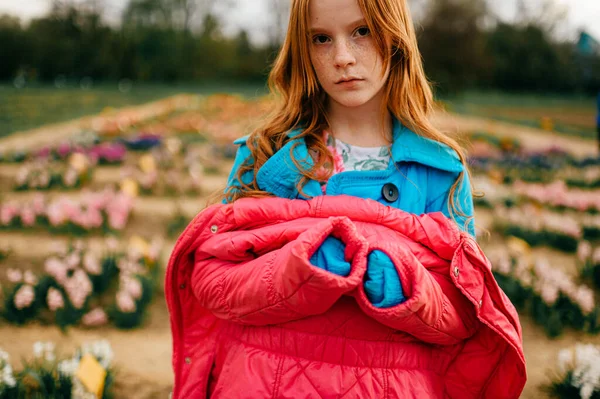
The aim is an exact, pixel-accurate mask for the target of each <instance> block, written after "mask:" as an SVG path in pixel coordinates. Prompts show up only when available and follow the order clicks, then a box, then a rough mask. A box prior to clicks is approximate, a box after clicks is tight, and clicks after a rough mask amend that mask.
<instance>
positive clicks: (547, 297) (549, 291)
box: [540, 284, 558, 306]
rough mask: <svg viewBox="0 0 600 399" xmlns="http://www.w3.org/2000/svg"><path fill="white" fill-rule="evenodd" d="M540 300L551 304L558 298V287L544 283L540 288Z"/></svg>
mask: <svg viewBox="0 0 600 399" xmlns="http://www.w3.org/2000/svg"><path fill="white" fill-rule="evenodd" d="M541 291H542V292H541V294H540V295H541V297H542V300H543V301H544V302H545V303H546V304H547V305H548V306H552V305H554V303H555V302H556V300H557V299H558V288H557V287H556V286H554V285H552V284H545V285H544V286H543V287H542V289H541Z"/></svg>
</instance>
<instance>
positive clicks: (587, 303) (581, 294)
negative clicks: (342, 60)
mask: <svg viewBox="0 0 600 399" xmlns="http://www.w3.org/2000/svg"><path fill="white" fill-rule="evenodd" d="M574 299H575V301H576V302H577V303H578V304H579V307H580V308H581V311H582V312H583V314H586V315H587V314H590V313H592V312H593V311H594V305H595V303H594V292H593V291H592V290H591V289H589V288H587V287H583V286H582V287H579V289H578V290H577V292H576V294H575V298H574Z"/></svg>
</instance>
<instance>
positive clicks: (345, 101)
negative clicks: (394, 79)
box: [333, 94, 373, 108]
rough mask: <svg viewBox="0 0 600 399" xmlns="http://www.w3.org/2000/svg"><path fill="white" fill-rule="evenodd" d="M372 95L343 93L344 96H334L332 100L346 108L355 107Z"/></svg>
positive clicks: (369, 98)
mask: <svg viewBox="0 0 600 399" xmlns="http://www.w3.org/2000/svg"><path fill="white" fill-rule="evenodd" d="M372 98H373V96H368V95H360V94H355V95H345V96H335V97H333V100H334V101H335V102H337V103H338V104H340V105H342V106H344V107H347V108H356V107H360V106H362V105H365V104H366V103H368V102H369V101H370V100H371V99H372Z"/></svg>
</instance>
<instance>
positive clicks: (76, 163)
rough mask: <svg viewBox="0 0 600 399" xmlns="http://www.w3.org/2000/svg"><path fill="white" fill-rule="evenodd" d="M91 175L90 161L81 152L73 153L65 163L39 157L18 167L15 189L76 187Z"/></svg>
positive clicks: (90, 178) (83, 183)
mask: <svg viewBox="0 0 600 399" xmlns="http://www.w3.org/2000/svg"><path fill="white" fill-rule="evenodd" d="M92 175H93V164H92V161H91V160H90V159H89V158H88V157H86V156H85V155H83V154H73V155H72V156H71V157H70V158H69V162H68V163H66V164H64V163H59V162H52V161H49V160H48V159H46V160H42V159H40V160H38V161H33V162H30V163H28V164H26V165H23V166H22V167H21V168H20V169H19V172H18V174H17V176H16V178H15V190H18V191H24V190H50V189H54V188H60V189H78V188H81V187H82V186H84V185H86V184H87V183H89V182H90V181H91V180H92Z"/></svg>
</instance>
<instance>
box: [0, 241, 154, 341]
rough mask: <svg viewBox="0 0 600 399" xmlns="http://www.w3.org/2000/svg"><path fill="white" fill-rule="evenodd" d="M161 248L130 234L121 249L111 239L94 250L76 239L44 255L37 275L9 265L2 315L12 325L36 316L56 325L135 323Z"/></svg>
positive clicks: (140, 319) (143, 307) (148, 296)
mask: <svg viewBox="0 0 600 399" xmlns="http://www.w3.org/2000/svg"><path fill="white" fill-rule="evenodd" d="M161 250H162V242H161V241H160V240H154V241H153V242H151V243H148V242H146V241H145V240H143V239H141V238H139V237H133V238H132V239H131V241H130V244H129V247H128V248H127V250H126V251H125V252H122V251H119V249H118V246H117V244H116V242H115V241H114V239H113V240H110V241H109V242H107V247H106V249H105V251H104V253H103V254H100V255H99V254H96V253H93V252H92V251H90V250H88V249H87V248H86V247H85V245H84V244H83V242H81V241H77V242H75V244H74V245H72V246H71V247H70V248H68V249H66V250H60V249H59V250H58V251H57V253H55V254H53V255H52V256H50V257H49V258H48V259H46V261H45V263H44V273H43V274H42V275H40V276H36V275H35V274H34V273H32V272H31V271H24V272H23V271H21V270H20V269H17V268H8V269H7V279H8V282H9V285H8V286H6V287H3V288H4V309H3V312H2V314H3V317H4V318H5V319H6V320H7V321H8V322H10V323H14V324H19V325H22V324H25V323H27V322H29V321H31V320H39V321H41V322H43V323H45V324H55V325H57V326H58V327H60V328H61V329H66V328H67V327H69V326H72V325H77V324H81V325H83V326H86V327H96V326H100V325H104V324H106V323H108V322H112V323H113V324H114V325H115V326H117V327H118V328H123V329H129V328H134V327H138V326H139V325H141V324H142V322H143V320H144V317H145V316H146V310H147V307H148V305H149V304H150V302H151V300H152V298H153V294H154V290H155V288H156V285H157V282H158V277H159V274H160V271H159V266H158V260H159V255H160V251H161Z"/></svg>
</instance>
